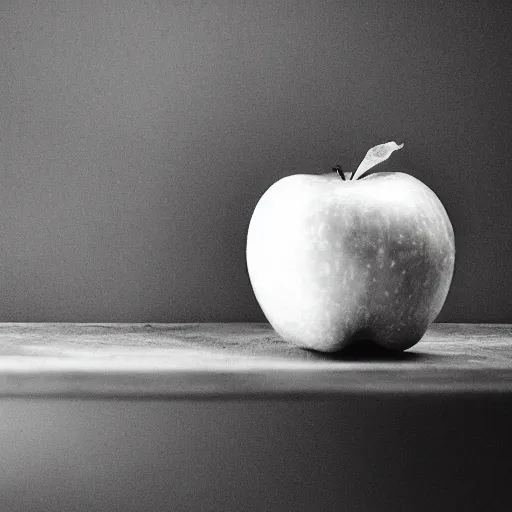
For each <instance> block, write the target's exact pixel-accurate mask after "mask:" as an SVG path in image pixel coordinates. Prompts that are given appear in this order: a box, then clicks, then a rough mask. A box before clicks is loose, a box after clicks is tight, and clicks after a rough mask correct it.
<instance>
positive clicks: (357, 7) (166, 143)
mask: <svg viewBox="0 0 512 512" xmlns="http://www.w3.org/2000/svg"><path fill="white" fill-rule="evenodd" d="M511 25H512V6H511V4H510V2H508V1H504V0H503V1H497V0H496V1H491V0H487V1H466V2H456V1H453V2H441V1H437V2H433V3H429V2H424V1H422V2H414V1H406V0H392V1H389V2H378V1H375V0H374V1H368V0H344V1H341V2H340V1H330V2H329V1H316V2H315V1H313V0H308V1H298V0H289V1H278V0H273V1H265V2H263V1H249V0H247V1H236V2H235V1H232V2H229V1H224V0H216V1H214V2H207V1H192V2H185V1H174V2H167V1H163V0H161V1H157V0H147V1H134V0H123V1H121V0H103V1H99V0H98V1H94V0H88V1H78V0H75V1H74V2H73V1H57V0H45V1H40V0H20V1H16V0H11V1H8V0H3V1H1V2H0V69H1V75H0V108H1V110H0V118H1V120H0V172H1V174H0V176H1V182H0V219H1V221H0V284H1V294H0V321H170V322H179V321H245V320H247V321H249V320H263V315H262V313H261V311H260V309H259V307H258V305H257V303H256V301H255V299H254V296H253V294H252V290H251V288H250V284H249V280H248V277H247V273H246V267H245V255H244V251H245V236H246V231H247V226H248V222H249V219H250V216H251V213H252V210H253V208H254V206H255V204H256V202H257V200H258V198H259V197H260V196H261V194H262V193H263V192H264V191H265V189H266V188H267V187H268V186H269V185H270V184H272V183H273V182H274V181H276V180H277V179H279V178H281V177H283V176H286V175H288V174H293V173H298V172H311V173H319V172H326V171H328V170H329V169H330V167H331V166H332V165H333V164H335V163H340V164H342V165H344V166H345V168H347V169H350V168H354V167H355V166H356V165H357V164H358V162H359V160H360V159H361V158H362V156H363V155H364V153H365V152H366V150H367V149H368V148H369V147H370V146H372V145H375V144H378V143H381V142H384V141H387V140H393V139H395V140H397V141H398V142H405V143H406V148H405V149H404V150H402V151H401V152H399V153H396V154H395V155H394V156H393V163H392V164H391V163H390V164H389V167H388V168H387V169H388V170H389V169H391V168H392V166H396V167H399V168H402V169H403V170H406V171H408V172H410V173H411V174H413V175H415V176H416V177H417V178H419V179H421V180H422V181H424V182H425V183H426V184H427V185H429V186H430V187H431V188H432V189H433V190H434V191H435V192H436V193H437V194H438V195H439V197H440V198H441V200H442V201H443V203H444V204H445V206H446V209H447V211H448V213H449V215H450V216H451V218H452V222H453V224H454V228H455V231H456V241H457V249H458V253H457V264H456V271H455V276H454V280H453V285H452V289H451V291H450V294H449V296H448V299H447V302H446V305H445V308H444V310H443V311H442V313H441V315H440V317H439V320H443V321H485V322H502V321H508V322H512V307H511V304H512V286H511V284H512V283H511V278H510V268H509V265H508V263H509V256H510V250H511V249H512V235H511V233H512V229H511V225H510V224H511V223H510V218H511V214H512V201H511V199H512V193H511V190H512V173H511V161H512V144H511V139H512V137H511V134H512V129H511V128H512V127H511V124H512V121H511V120H512V112H511V110H512V107H511V105H512V94H511V92H512V86H511V83H512V71H511V66H510V62H511V61H512V55H511V54H512V51H511V48H512V41H511V39H512V38H511V29H510V27H511ZM384 165H388V164H384ZM382 170H385V169H384V167H382Z"/></svg>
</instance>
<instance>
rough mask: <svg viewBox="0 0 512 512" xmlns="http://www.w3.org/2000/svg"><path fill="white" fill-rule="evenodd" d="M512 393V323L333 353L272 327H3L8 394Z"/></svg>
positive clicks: (0, 364) (0, 378) (1, 384)
mask: <svg viewBox="0 0 512 512" xmlns="http://www.w3.org/2000/svg"><path fill="white" fill-rule="evenodd" d="M349 392H350V393H430V392H434V393H481V392H487V393H489V392H490V393H511V392H512V325H510V324H460V323H459V324H436V323H434V324H432V325H431V327H430V328H429V330H428V331H427V333H426V334H425V336H424V337H423V339H422V340H421V341H420V342H419V343H418V344H417V345H415V346H414V347H412V348H411V349H409V350H407V351H406V352H403V353H389V352H387V351H385V350H383V349H378V348H375V347H372V346H367V345H364V344H361V345H360V346H354V347H353V348H349V349H347V350H346V351H344V352H341V353H338V354H334V355H328V354H321V353H316V352H312V351H308V350H303V349H300V348H297V347H294V346H292V345H290V344H288V343H286V342H284V341H283V340H282V339H281V338H280V337H279V336H278V335H277V334H276V333H275V331H274V330H273V329H272V328H271V327H270V326H269V325H268V324H265V323H193V324H192V323H189V324H161V323H151V324H142V323H140V324H126V323H123V324H92V323H81V324H72V323H3V324H0V396H2V397H16V396H18V397H19V396H25V397H39V396H43V397H48V396H53V397H69V396H78V397H116V398H117V397H124V396H126V397H148V396H149V397H199V398H208V397H219V396H245V397H250V396H258V397H259V396H261V395H262V394H263V395H265V394H271V395H290V394H291V395H297V396H304V394H315V393H316V394H318V393H319V394H322V393H349Z"/></svg>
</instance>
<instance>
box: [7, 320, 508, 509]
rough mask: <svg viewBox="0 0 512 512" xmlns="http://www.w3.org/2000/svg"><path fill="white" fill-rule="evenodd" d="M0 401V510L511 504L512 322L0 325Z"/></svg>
mask: <svg viewBox="0 0 512 512" xmlns="http://www.w3.org/2000/svg"><path fill="white" fill-rule="evenodd" d="M0 414H1V417H2V418H3V421H2V422H1V425H0V449H1V452H0V460H1V461H2V464H1V468H2V471H1V474H0V510H10V511H16V510H20V511H24V512H30V511H32V510H34V511H36V510H52V511H53V510H56V511H57V510H109V511H115V510H120V511H121V510H123V511H127V510H144V511H146V510H212V511H213V510H219V511H221V510H222V511H229V510H237V511H241V510H251V511H253V510H257V511H258V510H262V511H263V510H385V511H387V510H415V511H421V510H512V497H511V496H510V489H511V488H512V487H511V486H512V476H511V474H512V472H511V471H510V461H511V456H512V448H511V447H512V445H511V443H510V440H509V438H510V434H511V432H512V325H505V324H493V325H491V324H485V325H476V324H433V325H432V326H431V327H430V329H429V331H428V332H427V334H426V335H425V336H424V338H423V340H422V341H421V342H420V343H418V344H417V345H416V346H414V347H412V348H411V349H409V350H408V351H406V352H404V353H389V352H386V351H384V350H379V349H378V348H376V347H373V346H371V345H367V344H361V346H359V347H357V346H355V347H353V348H351V349H348V350H347V351H345V352H342V353H340V354H335V355H326V354H320V353H316V352H312V351H306V350H302V349H299V348H296V347H293V346H291V345H289V344H287V343H285V342H284V341H283V340H281V339H280V338H279V336H278V335H276V333H275V332H274V331H273V330H272V329H271V327H270V326H269V325H268V324H260V323H253V324H248V323H246V324H240V323H223V324H212V323H208V324H204V323H201V324H157V323H146V324H144V323H140V324H68V323H40V324H0ZM507 468H508V469H507Z"/></svg>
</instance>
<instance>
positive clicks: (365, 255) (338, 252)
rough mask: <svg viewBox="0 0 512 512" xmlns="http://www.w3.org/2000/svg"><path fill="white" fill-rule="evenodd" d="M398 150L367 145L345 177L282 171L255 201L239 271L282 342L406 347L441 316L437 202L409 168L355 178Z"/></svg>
mask: <svg viewBox="0 0 512 512" xmlns="http://www.w3.org/2000/svg"><path fill="white" fill-rule="evenodd" d="M402 146H403V144H402V145H400V146H399V145H397V144H396V143H395V142H389V143H386V144H380V145H379V146H376V147H375V148H372V149H370V150H369V151H368V153H367V155H366V157H365V159H364V160H363V162H362V163H361V165H360V166H359V168H358V169H357V170H356V172H354V173H353V174H352V175H348V174H347V175H345V173H342V172H341V170H340V168H339V167H337V168H334V169H333V170H336V171H338V172H337V173H332V172H331V173H327V174H323V175H308V174H297V175H292V176H287V177H285V178H282V179H280V180H279V181H277V182H276V183H274V184H273V185H272V186H271V187H270V188H269V189H268V190H267V191H266V192H265V193H264V194H263V196H262V197H261V199H260V200H259V201H258V203H257V205H256V207H255V210H254V213H253V215H252V217H251V220H250V224H249V229H248V233H247V247H246V256H247V268H248V272H249V278H250V282H251V285H252V288H253V290H254V294H255V296H256V299H257V301H258V303H259V304H260V306H261V309H262V310H263V313H264V314H265V316H266V318H267V319H268V321H269V323H270V324H271V325H272V327H273V328H274V329H275V331H276V332H277V333H278V334H279V335H280V336H281V337H282V338H283V339H284V340H286V341H288V342H290V343H294V344H296V345H298V346H300V347H303V348H306V349H311V350H317V351H322V352H336V351H339V350H341V349H343V348H345V347H347V346H349V345H351V344H353V343H355V342H357V341H358V340H371V341H373V342H375V343H377V344H379V345H381V346H382V347H385V348H388V349H392V350H398V351H400V350H406V349H408V348H410V347H412V346H413V345H414V344H416V343H417V342H418V341H419V340H420V339H421V338H422V336H423V335H424V333H425V331H426V330H427V328H428V326H429V324H430V323H431V322H433V321H434V319H435V318H436V317H437V315H438V314H439V312H440V310H441V308H442V306H443V304H444V302H445V299H446V296H447V294H448V290H449V288H450V284H451V280H452V275H453V269H454V263H455V240H454V232H453V227H452V224H451V222H450V219H449V217H448V215H447V213H446V210H445V208H444V207H443V205H442V203H441V201H440V200H439V198H438V197H437V196H436V194H435V193H434V192H433V191H432V190H431V189H430V188H429V187H427V186H426V185H425V184H424V183H422V182H421V181H420V180H418V179H416V178H414V177H413V176H411V175H409V174H406V173H403V172H376V173H372V174H370V175H366V176H363V175H364V174H365V173H366V172H367V171H368V170H369V169H370V168H372V167H373V166H374V165H376V164H378V163H380V162H382V161H384V160H386V159H387V158H388V157H389V155H390V154H391V153H392V152H393V151H395V150H396V149H400V148H401V147H402ZM349 177H350V178H351V179H349Z"/></svg>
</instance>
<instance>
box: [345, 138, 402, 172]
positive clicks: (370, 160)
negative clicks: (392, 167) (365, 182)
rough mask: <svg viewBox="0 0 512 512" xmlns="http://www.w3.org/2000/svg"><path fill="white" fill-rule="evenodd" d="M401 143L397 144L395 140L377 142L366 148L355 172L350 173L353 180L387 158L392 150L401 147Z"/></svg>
mask: <svg viewBox="0 0 512 512" xmlns="http://www.w3.org/2000/svg"><path fill="white" fill-rule="evenodd" d="M403 147H404V145H403V144H400V145H399V144H397V143H396V142H394V141H392V142H386V144H379V145H378V146H375V147H373V148H371V149H369V150H368V152H367V153H366V156H365V157H364V159H363V161H362V162H361V163H360V164H359V167H358V168H357V169H356V172H355V173H354V174H353V175H352V178H351V179H353V180H357V179H359V178H360V177H361V176H362V175H363V174H364V173H365V172H366V171H368V170H369V169H371V168H372V167H375V166H376V165H377V164H380V163H381V162H384V160H387V159H388V158H389V156H390V155H391V153H393V151H396V150H397V149H401V148H403Z"/></svg>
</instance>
